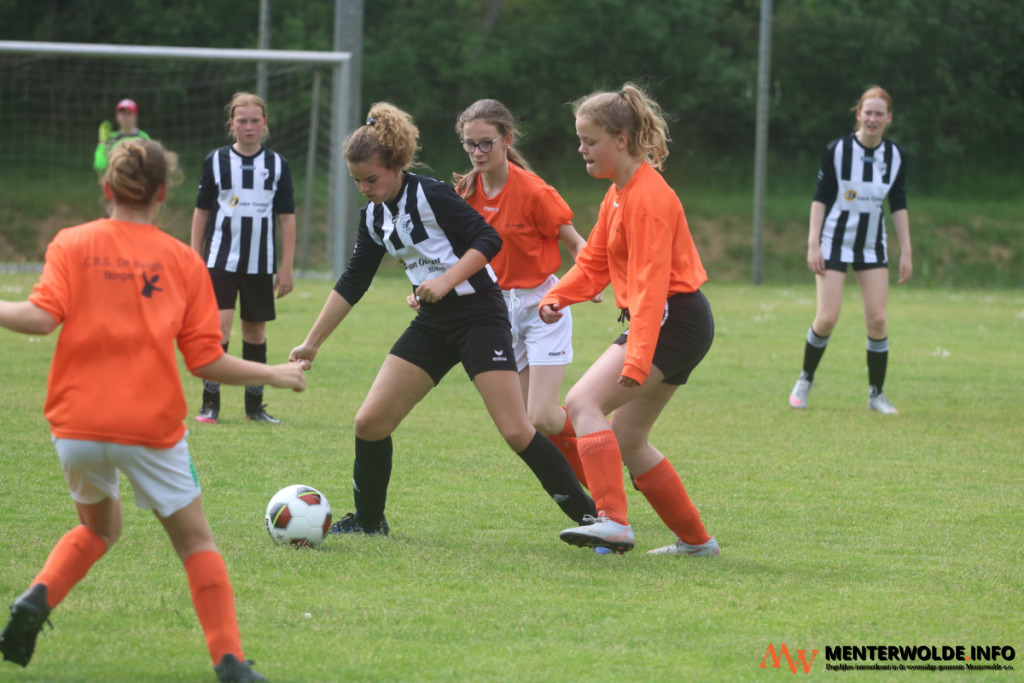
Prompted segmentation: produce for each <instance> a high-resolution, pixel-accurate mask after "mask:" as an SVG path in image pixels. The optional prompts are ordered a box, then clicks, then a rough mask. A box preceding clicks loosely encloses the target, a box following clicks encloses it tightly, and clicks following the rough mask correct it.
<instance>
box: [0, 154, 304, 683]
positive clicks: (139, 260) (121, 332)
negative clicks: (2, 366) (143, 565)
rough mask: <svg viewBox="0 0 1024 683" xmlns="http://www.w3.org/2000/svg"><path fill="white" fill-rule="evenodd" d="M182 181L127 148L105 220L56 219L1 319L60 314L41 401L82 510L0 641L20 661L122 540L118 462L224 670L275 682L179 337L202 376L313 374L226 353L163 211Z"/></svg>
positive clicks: (173, 169) (110, 185)
mask: <svg viewBox="0 0 1024 683" xmlns="http://www.w3.org/2000/svg"><path fill="white" fill-rule="evenodd" d="M176 179H177V157H176V156H175V155H173V154H171V153H168V152H165V150H164V149H163V147H162V146H161V145H160V144H159V143H157V142H154V141H151V140H129V141H126V142H124V143H122V144H120V145H118V146H117V148H116V149H115V150H114V151H113V152H112V154H111V157H110V164H109V168H108V169H107V173H106V176H105V178H104V186H103V190H104V194H105V195H106V198H107V200H108V201H109V202H110V205H111V215H110V218H105V219H102V220H98V221H94V222H91V223H86V224H84V225H79V226H77V227H73V228H68V229H65V230H62V231H60V232H59V233H58V234H57V236H56V237H55V238H54V239H53V241H52V242H51V243H50V245H49V247H48V248H47V251H46V264H45V266H44V268H43V274H42V276H41V277H40V279H39V283H38V284H37V285H36V286H35V288H34V290H33V292H32V294H31V295H30V296H29V298H28V300H27V301H23V302H8V301H0V326H2V327H6V328H8V329H10V330H13V331H15V332H22V333H25V334H33V335H39V334H49V333H50V332H52V331H53V330H54V329H56V328H57V327H58V326H62V327H61V331H60V338H59V339H58V340H57V349H56V351H55V353H54V356H53V363H52V366H51V368H50V376H49V380H48V383H47V392H46V393H47V396H46V406H45V412H46V418H47V420H48V422H49V424H50V431H51V433H52V436H53V443H54V445H55V446H56V450H57V456H58V458H59V459H60V462H61V465H62V466H63V468H64V477H65V479H66V480H67V483H68V488H69V489H70V491H71V498H72V500H74V503H75V508H76V510H77V512H78V519H79V520H80V522H81V524H79V525H78V526H76V527H74V528H73V529H72V530H71V531H69V532H67V533H66V534H65V535H64V536H63V537H62V538H61V539H60V541H59V542H58V543H57V545H56V546H55V547H54V548H53V550H52V551H51V552H50V556H49V558H48V559H47V560H46V563H45V565H44V566H43V568H42V571H40V572H39V574H38V575H37V576H36V578H35V579H34V580H33V581H32V584H31V586H30V587H29V589H28V590H27V591H25V592H24V593H23V594H22V595H21V596H20V597H19V598H18V599H17V600H15V602H14V604H13V605H12V606H11V616H10V620H9V621H8V623H7V625H6V627H5V628H4V630H3V632H2V633H0V651H2V652H3V657H4V659H5V660H8V661H11V662H14V663H15V664H20V665H21V666H27V665H28V663H29V660H30V659H31V658H32V654H33V652H34V650H35V644H36V636H37V635H38V633H39V630H40V629H41V628H42V627H43V623H44V622H46V621H47V618H48V617H49V614H50V611H51V610H52V609H53V608H55V607H56V606H57V605H58V604H59V603H60V602H61V601H62V600H63V599H64V598H65V596H67V594H68V592H69V591H70V590H71V589H72V588H73V587H74V586H75V584H77V583H78V582H79V581H80V580H81V579H83V578H84V577H85V575H86V573H87V572H88V571H89V569H90V568H91V567H92V565H93V564H95V563H96V562H97V561H98V560H99V559H100V557H102V556H103V555H104V554H105V553H106V552H107V550H109V549H110V548H111V547H113V545H114V543H116V542H117V540H118V538H119V537H120V535H121V528H122V523H123V521H122V511H121V500H120V495H119V492H118V483H119V472H123V473H124V474H125V476H126V477H127V478H128V481H129V482H130V483H131V486H132V490H133V492H134V494H135V503H136V505H138V506H139V507H140V508H142V509H146V510H153V512H154V513H155V514H156V517H157V519H159V520H160V523H161V524H162V525H163V527H164V529H165V530H166V532H167V535H168V536H169V537H170V539H171V543H172V545H173V546H174V549H175V551H176V552H177V554H178V557H179V558H180V559H181V562H182V564H183V565H184V568H185V573H186V575H187V576H188V584H189V588H190V590H191V593H192V604H193V606H194V608H195V611H196V614H197V615H198V616H199V623H200V626H201V627H202V629H203V633H204V634H205V636H206V644H207V648H208V650H209V652H210V656H211V658H212V659H213V664H214V669H215V671H216V672H217V677H218V679H219V680H221V681H253V680H258V681H262V680H266V679H265V678H263V677H262V676H261V675H259V674H258V673H257V672H255V671H253V670H252V668H251V667H250V662H248V661H247V660H246V659H245V656H244V654H243V652H242V644H241V638H240V636H239V632H238V622H237V618H236V615H235V603H234V592H233V589H232V587H231V582H230V581H229V580H228V574H227V569H226V568H225V565H224V560H223V558H222V557H221V555H220V553H219V551H218V550H217V546H216V544H215V543H214V541H213V536H212V534H211V532H210V526H209V524H208V523H207V521H206V516H205V514H204V513H203V504H202V499H201V496H200V487H199V481H198V479H197V477H196V473H195V468H194V467H193V465H192V458H191V456H190V454H189V449H188V444H187V442H186V441H185V425H184V422H183V420H184V419H185V417H186V415H187V411H188V409H187V406H186V403H185V395H184V392H183V389H182V385H181V378H180V376H179V374H178V362H177V357H176V354H175V352H174V346H175V344H177V346H178V348H179V349H180V350H181V353H182V356H183V357H184V359H185V364H186V366H187V367H188V368H189V370H190V371H191V372H192V374H194V375H196V376H198V377H202V378H205V379H210V380H215V381H218V382H228V383H232V384H246V383H257V382H266V383H268V384H271V385H273V386H276V387H282V388H290V389H294V390H296V391H301V390H302V389H304V388H305V377H304V376H303V373H302V369H301V367H300V366H299V365H297V364H287V363H286V364H284V365H278V366H272V367H271V366H267V365H263V364H259V363H251V362H248V361H243V360H239V359H237V358H232V357H231V356H228V355H226V354H225V353H224V350H223V349H222V348H221V346H220V321H219V318H218V315H217V305H216V300H215V299H214V296H213V291H212V287H211V286H210V280H209V277H208V276H207V275H206V272H205V268H204V266H203V263H202V261H201V260H200V259H199V257H198V256H196V254H195V253H194V252H193V251H192V250H191V249H189V248H188V247H187V246H186V245H184V244H182V243H181V242H180V241H179V240H178V239H176V238H174V237H172V236H171V235H168V234H167V233H165V232H163V231H162V230H161V229H160V228H158V227H157V226H156V225H154V224H153V220H154V219H155V217H156V214H157V212H158V211H159V209H160V205H161V204H162V203H163V202H164V200H165V199H166V197H167V189H168V184H169V182H170V181H172V180H176ZM112 264H118V265H116V266H115V265H112ZM121 264H125V265H121ZM133 264H145V265H144V266H137V265H133ZM112 339H116V343H115V342H112ZM112 377H116V378H117V381H110V378H112Z"/></svg>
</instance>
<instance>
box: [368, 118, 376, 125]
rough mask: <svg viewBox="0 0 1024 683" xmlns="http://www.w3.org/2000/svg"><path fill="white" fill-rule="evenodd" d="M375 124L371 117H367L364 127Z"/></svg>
mask: <svg viewBox="0 0 1024 683" xmlns="http://www.w3.org/2000/svg"><path fill="white" fill-rule="evenodd" d="M376 123H377V119H375V118H373V117H372V116H367V117H366V125H368V126H373V125H375V124H376Z"/></svg>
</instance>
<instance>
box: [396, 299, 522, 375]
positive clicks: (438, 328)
mask: <svg viewBox="0 0 1024 683" xmlns="http://www.w3.org/2000/svg"><path fill="white" fill-rule="evenodd" d="M391 355H393V356H397V357H399V358H401V359H402V360H407V361H409V362H410V363H412V364H413V365H415V366H417V367H420V368H423V370H424V371H425V372H426V373H427V374H428V375H430V377H431V379H433V380H434V384H435V385H436V384H438V383H439V382H440V381H441V378H443V377H444V376H445V374H447V373H448V371H449V370H451V369H452V368H453V367H455V366H456V365H457V364H459V363H462V367H463V369H464V370H465V371H466V374H467V375H469V378H470V379H473V378H474V377H476V376H477V375H478V374H480V373H481V372H487V371H489V370H509V371H511V372H515V371H516V357H515V354H514V353H513V351H512V328H511V325H510V324H509V321H508V309H507V308H506V307H505V300H504V299H503V298H502V296H501V291H500V290H498V289H495V290H493V291H488V292H479V293H477V294H470V295H467V296H451V298H448V297H445V298H444V299H442V300H441V301H439V302H437V303H435V304H426V303H424V304H420V311H419V313H417V314H416V317H415V318H413V320H412V322H411V323H409V327H407V328H406V330H405V332H403V333H402V336H401V337H399V338H398V341H396V342H395V344H394V346H392V347H391Z"/></svg>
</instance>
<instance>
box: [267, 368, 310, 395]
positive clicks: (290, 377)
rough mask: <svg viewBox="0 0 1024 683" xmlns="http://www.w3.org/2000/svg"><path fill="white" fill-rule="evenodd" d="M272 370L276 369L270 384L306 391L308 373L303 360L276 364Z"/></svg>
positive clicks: (279, 387) (280, 387)
mask: <svg viewBox="0 0 1024 683" xmlns="http://www.w3.org/2000/svg"><path fill="white" fill-rule="evenodd" d="M271 370H273V371H274V375H273V379H272V380H271V381H270V386H272V387H277V388H278V389H291V390H292V391H296V392H298V391H305V389H306V373H305V369H304V368H303V363H302V362H301V361H300V362H293V363H281V364H280V365H274V366H272V367H271Z"/></svg>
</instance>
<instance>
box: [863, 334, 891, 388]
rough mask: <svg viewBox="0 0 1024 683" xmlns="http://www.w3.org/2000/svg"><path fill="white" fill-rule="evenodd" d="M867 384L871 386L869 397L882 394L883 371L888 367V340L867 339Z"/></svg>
mask: <svg viewBox="0 0 1024 683" xmlns="http://www.w3.org/2000/svg"><path fill="white" fill-rule="evenodd" d="M867 349H868V383H869V384H870V385H871V395H872V396H875V395H877V394H880V393H882V385H883V384H885V370H886V367H887V366H888V365H889V338H888V337H886V338H885V339H872V338H871V337H868V343H867Z"/></svg>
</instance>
